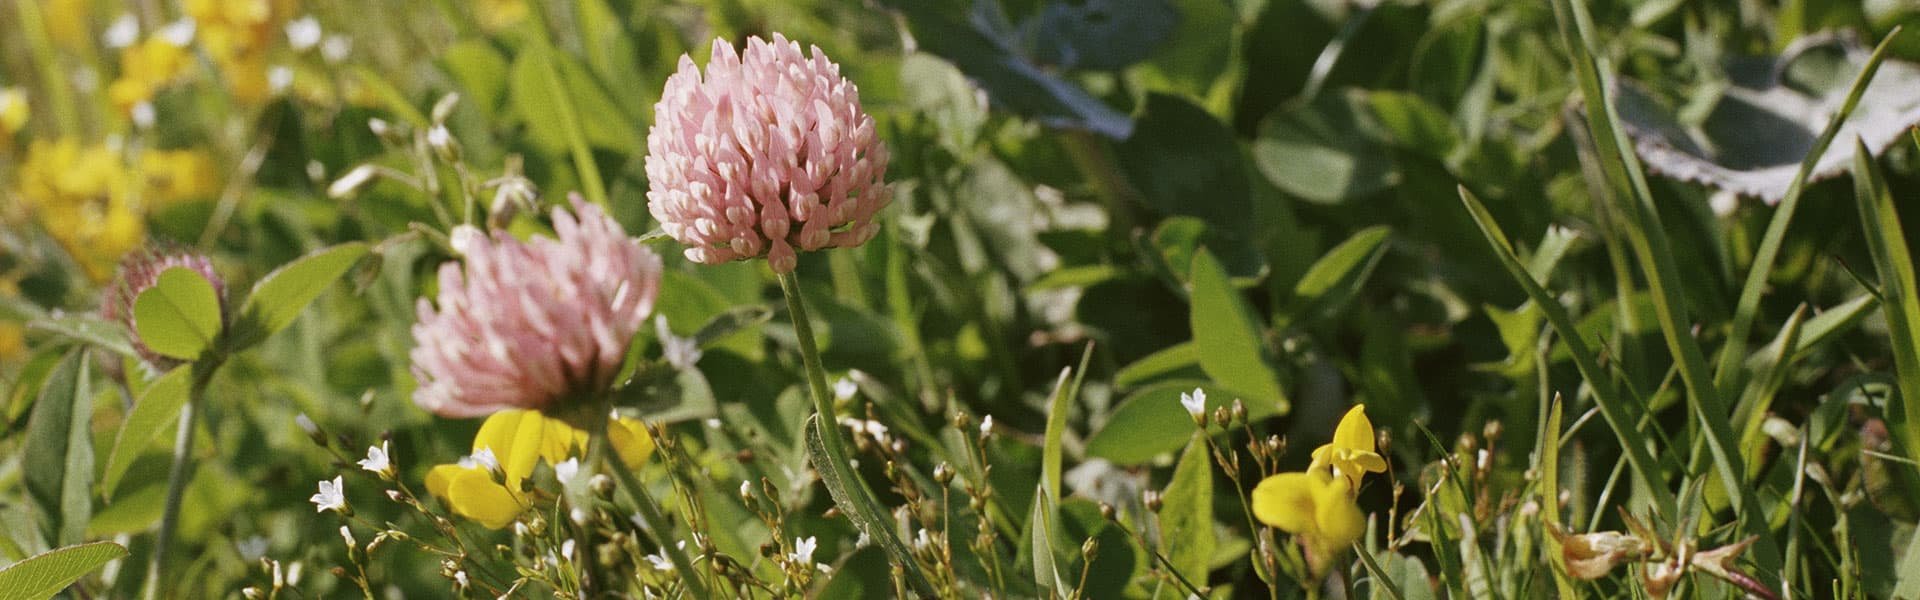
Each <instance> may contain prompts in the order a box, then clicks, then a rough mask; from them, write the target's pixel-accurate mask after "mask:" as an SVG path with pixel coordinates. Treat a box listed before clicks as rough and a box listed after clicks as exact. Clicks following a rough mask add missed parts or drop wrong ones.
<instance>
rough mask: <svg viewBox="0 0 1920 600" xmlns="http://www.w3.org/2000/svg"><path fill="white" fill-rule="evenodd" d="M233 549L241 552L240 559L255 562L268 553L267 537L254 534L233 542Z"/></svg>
mask: <svg viewBox="0 0 1920 600" xmlns="http://www.w3.org/2000/svg"><path fill="white" fill-rule="evenodd" d="M233 549H234V550H236V551H238V552H239V553H240V560H244V561H247V562H253V561H256V560H260V557H262V556H266V555H267V538H264V537H260V536H257V535H256V536H253V537H250V538H247V539H244V540H240V541H237V542H234V543H233Z"/></svg>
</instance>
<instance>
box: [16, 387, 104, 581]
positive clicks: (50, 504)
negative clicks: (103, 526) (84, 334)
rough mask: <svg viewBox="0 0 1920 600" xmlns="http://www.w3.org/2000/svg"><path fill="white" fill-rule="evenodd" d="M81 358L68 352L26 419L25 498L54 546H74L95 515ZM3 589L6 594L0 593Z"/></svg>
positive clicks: (89, 401)
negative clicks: (27, 467)
mask: <svg viewBox="0 0 1920 600" xmlns="http://www.w3.org/2000/svg"><path fill="white" fill-rule="evenodd" d="M91 364H92V362H91V361H90V360H88V358H87V354H86V353H85V352H80V351H73V352H69V353H68V354H67V356H66V358H64V359H62V360H61V362H60V365H59V366H57V367H55V368H54V371H53V373H52V374H51V375H50V376H48V378H47V382H46V383H45V384H43V385H42V386H41V388H40V397H39V399H37V400H36V401H35V402H34V404H33V412H32V413H31V414H30V415H29V416H28V417H27V435H26V457H25V463H26V464H28V465H32V468H29V469H26V470H25V471H26V473H25V474H24V475H23V477H22V478H23V479H25V483H26V488H27V497H28V499H29V500H31V501H32V504H33V506H34V508H36V509H37V510H38V514H39V516H40V530H41V531H42V532H43V533H45V535H46V539H47V540H49V541H51V542H52V543H56V544H59V543H78V542H79V541H80V539H81V537H83V535H84V534H85V532H86V526H87V519H88V518H90V517H91V512H92V509H93V503H92V502H91V500H92V497H91V495H90V494H89V493H88V491H89V489H90V488H91V487H92V486H93V436H92V428H91V427H89V425H90V423H91V419H92V416H93V393H92V391H91V390H90V387H91V386H89V385H88V379H89V375H88V370H89V369H88V367H89V366H90V365H91ZM0 589H4V588H0Z"/></svg>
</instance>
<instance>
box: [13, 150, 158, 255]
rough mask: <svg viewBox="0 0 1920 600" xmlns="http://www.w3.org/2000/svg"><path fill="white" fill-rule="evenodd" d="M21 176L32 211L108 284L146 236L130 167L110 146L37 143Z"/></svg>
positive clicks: (47, 229)
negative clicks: (133, 202)
mask: <svg viewBox="0 0 1920 600" xmlns="http://www.w3.org/2000/svg"><path fill="white" fill-rule="evenodd" d="M18 177H19V185H20V196H21V198H22V199H23V200H24V204H25V205H26V207H27V210H28V212H29V213H30V214H32V215H34V216H35V217H36V218H37V219H38V220H39V221H40V224H41V226H42V227H44V228H46V231H47V233H48V234H49V235H51V236H53V238H54V240H55V241H58V242H60V245H61V246H62V247H64V248H66V250H67V253H69V254H71V255H73V258H74V260H75V261H76V262H78V263H80V267H81V268H82V269H83V270H85V271H86V274H87V275H88V276H89V277H91V278H92V279H93V280H94V281H106V279H107V278H108V277H109V276H111V275H113V267H114V264H115V263H117V262H119V260H120V256H121V255H123V254H126V253H127V251H128V250H132V249H133V248H134V247H136V246H138V245H140V242H141V241H142V240H143V239H145V237H146V221H145V219H144V218H143V215H142V214H141V213H139V212H137V211H136V210H134V208H133V207H132V206H130V204H129V200H128V195H129V194H128V193H127V171H126V168H125V167H124V166H122V164H121V162H120V156H119V154H118V153H117V152H114V151H113V150H112V149H110V148H108V147H106V146H104V145H92V146H82V145H81V144H80V142H79V141H78V140H75V139H72V138H62V139H59V140H54V141H47V140H34V141H33V144H32V145H31V146H29V147H28V148H27V159H26V162H25V163H23V164H22V165H21V166H20V171H19V172H18Z"/></svg>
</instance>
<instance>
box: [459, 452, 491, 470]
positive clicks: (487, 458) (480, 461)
mask: <svg viewBox="0 0 1920 600" xmlns="http://www.w3.org/2000/svg"><path fill="white" fill-rule="evenodd" d="M471 458H472V459H473V464H472V465H471V466H475V467H480V468H482V469H486V470H488V471H498V470H500V459H498V458H494V457H493V448H492V447H491V446H489V447H486V448H481V449H479V450H476V451H474V453H473V456H472V457H471ZM461 466H469V465H465V464H462V465H461Z"/></svg>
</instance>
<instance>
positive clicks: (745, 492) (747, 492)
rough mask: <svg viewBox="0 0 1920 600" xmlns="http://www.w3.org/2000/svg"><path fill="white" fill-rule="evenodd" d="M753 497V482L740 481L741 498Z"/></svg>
mask: <svg viewBox="0 0 1920 600" xmlns="http://www.w3.org/2000/svg"><path fill="white" fill-rule="evenodd" d="M752 495H753V482H752V481H747V480H745V479H742V480H740V497H741V498H746V497H748V496H752Z"/></svg>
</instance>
